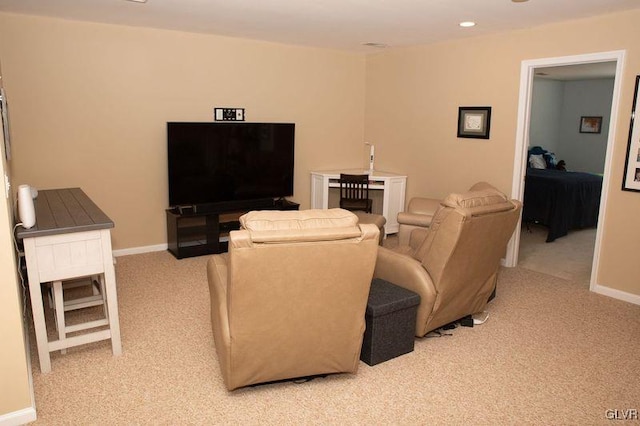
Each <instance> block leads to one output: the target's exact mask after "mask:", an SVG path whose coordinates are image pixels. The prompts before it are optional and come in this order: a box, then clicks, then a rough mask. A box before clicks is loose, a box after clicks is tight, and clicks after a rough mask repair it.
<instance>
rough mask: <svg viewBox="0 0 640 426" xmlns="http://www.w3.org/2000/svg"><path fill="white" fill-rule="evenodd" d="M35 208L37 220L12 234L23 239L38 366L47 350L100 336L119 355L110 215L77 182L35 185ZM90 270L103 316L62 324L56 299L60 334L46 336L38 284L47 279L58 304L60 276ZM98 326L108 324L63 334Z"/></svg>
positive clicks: (44, 366) (45, 368)
mask: <svg viewBox="0 0 640 426" xmlns="http://www.w3.org/2000/svg"><path fill="white" fill-rule="evenodd" d="M35 210H36V225H35V226H34V227H33V228H30V229H25V228H23V227H18V231H17V237H18V238H19V239H22V240H24V253H25V258H26V261H27V274H28V277H29V293H30V295H31V309H32V312H33V325H34V329H35V334H36V344H37V345H38V358H39V359H40V371H41V372H42V373H48V372H50V371H51V360H50V357H49V352H53V351H56V350H65V349H66V348H70V347H73V346H78V345H84V344H87V343H92V342H97V341H99V340H106V339H111V348H112V352H113V354H114V355H120V354H121V353H122V345H121V342H120V324H119V319H118V296H117V292H116V276H115V270H114V267H113V254H112V252H111V233H110V229H111V228H113V226H114V224H113V221H112V220H111V219H109V217H107V215H106V214H104V213H103V212H102V210H100V208H99V207H98V206H96V205H95V204H94V203H93V201H91V199H90V198H89V197H88V196H87V195H86V194H85V193H84V192H83V191H82V190H81V189H80V188H65V189H48V190H43V191H40V192H39V193H38V198H37V200H35ZM94 275H98V276H100V279H101V280H103V281H104V283H105V286H104V290H105V292H106V304H107V314H108V315H107V318H106V319H104V320H97V321H91V322H85V323H82V324H81V325H73V326H65V324H64V312H63V311H64V310H65V309H64V306H62V305H58V309H57V310H56V311H57V312H56V318H57V320H58V329H59V330H58V331H59V339H58V340H54V341H49V339H48V337H47V328H46V323H45V315H44V307H43V304H42V288H41V284H43V283H46V282H52V283H53V284H54V292H55V293H57V296H56V297H57V301H58V303H59V304H61V303H62V300H61V298H62V288H61V285H62V284H61V282H62V281H65V280H70V279H74V278H78V277H87V276H94ZM103 326H108V328H106V329H101V330H99V331H93V332H89V333H84V334H80V335H74V336H73V337H67V336H66V332H73V331H77V330H85V329H89V328H97V327H98V328H104V327H103ZM65 329H66V331H65Z"/></svg>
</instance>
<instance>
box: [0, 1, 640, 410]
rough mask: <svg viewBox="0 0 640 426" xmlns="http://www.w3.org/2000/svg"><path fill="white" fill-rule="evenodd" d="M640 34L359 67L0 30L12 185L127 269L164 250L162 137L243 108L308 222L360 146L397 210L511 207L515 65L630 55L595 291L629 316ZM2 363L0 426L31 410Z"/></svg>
mask: <svg viewBox="0 0 640 426" xmlns="http://www.w3.org/2000/svg"><path fill="white" fill-rule="evenodd" d="M576 7H579V6H578V5H576ZM639 19H640V9H635V10H627V11H623V12H618V13H612V14H607V15H601V16H594V17H589V18H583V19H576V20H571V21H567V22H561V23H553V24H547V25H543V26H539V27H535V28H527V29H520V30H512V31H508V32H502V33H498V34H492V35H485V36H481V37H467V38H462V39H455V40H448V41H441V42H437V43H431V44H425V45H420V46H412V47H401V48H388V49H381V50H374V51H372V53H367V54H364V53H361V52H347V51H340V50H333V49H324V48H316V47H303V46H295V45H286V44H279V43H272V42H265V41H256V40H249V39H240V38H232V37H225V36H217V35H206V34H196V33H186V32H179V31H172V30H159V29H150V28H140V27H131V26H124V25H114V24H102V23H90V22H81V21H72V20H64V19H57V18H48V17H39V16H29V15H21V14H13V13H6V12H0V61H1V66H2V68H1V76H2V86H3V88H4V90H5V92H6V95H7V98H8V100H9V103H10V110H11V118H10V119H11V150H12V152H11V154H12V159H11V161H10V162H8V163H6V164H7V166H6V168H7V172H8V174H9V175H10V177H11V184H12V188H13V189H14V190H13V192H15V189H16V188H17V187H18V185H19V184H23V183H28V184H30V185H32V186H34V187H35V188H40V189H45V188H63V187H81V188H82V189H83V190H84V191H85V192H86V193H87V194H89V195H90V196H91V198H92V199H93V200H94V201H95V202H96V203H97V204H98V205H99V206H100V207H101V208H102V209H103V210H104V211H105V212H107V214H108V215H109V217H111V219H113V221H114V222H115V228H114V229H113V231H112V240H113V247H114V250H115V252H116V254H117V255H120V256H125V255H131V254H138V253H146V252H156V251H162V250H164V249H165V248H166V223H165V214H164V210H165V209H166V208H167V207H168V200H167V168H166V166H167V159H166V122H168V121H212V116H213V108H214V107H219V106H229V107H241V108H245V111H246V119H247V121H252V122H293V123H296V156H295V176H294V195H293V197H291V199H292V200H293V201H296V202H298V203H300V205H301V209H306V208H309V205H310V181H309V174H310V172H311V171H313V170H319V169H320V170H322V169H338V168H343V167H344V168H352V167H354V166H356V167H359V166H364V165H365V160H364V155H363V153H364V150H365V146H364V141H368V142H370V143H373V144H375V149H376V167H377V168H380V169H382V170H388V171H393V172H398V173H403V174H406V175H407V176H408V180H407V193H406V198H407V200H409V199H410V198H411V197H414V196H431V197H444V196H446V195H447V194H449V193H451V192H458V191H461V190H462V189H466V188H468V187H469V186H471V184H473V183H475V182H477V181H488V182H491V183H492V184H493V185H495V186H496V187H497V188H499V189H500V190H502V191H503V192H505V193H507V194H511V190H512V181H513V173H514V172H513V168H514V166H513V163H514V157H515V144H514V138H515V135H516V131H517V123H518V117H517V113H518V102H519V97H520V94H519V84H520V70H521V63H522V61H525V60H531V59H538V58H549V57H559V56H569V55H579V54H587V53H596V52H608V51H613V50H621V49H623V50H625V52H626V53H625V57H624V67H623V70H624V72H623V74H622V76H621V79H622V80H621V91H620V101H619V105H618V106H617V107H618V109H619V115H618V120H617V123H615V124H616V125H615V126H614V127H615V133H614V137H613V140H614V146H613V150H612V159H611V165H612V170H611V176H612V179H611V182H610V183H609V188H610V190H609V196H608V199H607V205H606V206H605V208H606V213H607V214H606V219H605V220H604V223H601V224H599V227H601V229H602V231H601V232H602V241H601V247H602V249H601V253H600V267H599V274H598V276H597V278H596V279H597V281H598V283H599V284H600V285H602V286H604V287H607V288H611V289H613V290H615V291H616V292H620V293H621V294H624V295H625V297H627V298H628V299H629V300H638V298H640V280H638V279H637V277H638V275H639V274H640V269H639V266H638V262H637V256H636V253H638V251H640V227H639V226H637V225H636V223H637V212H638V211H640V198H639V197H638V195H637V194H635V193H632V192H624V191H620V189H619V188H620V182H621V179H622V176H623V169H624V164H625V155H626V147H627V141H628V132H629V117H630V116H629V113H630V111H631V108H632V102H633V90H634V83H635V76H636V74H638V73H639V72H638V70H640V48H639V47H637V46H635V43H634V41H635V40H637V39H638V36H639V35H640V30H639V29H638V26H637V22H638V20H639ZM463 105H490V106H492V109H493V113H492V123H491V137H490V139H488V140H474V139H459V138H456V133H455V129H456V122H457V121H456V120H457V110H458V107H459V106H463ZM11 206H12V204H11V203H8V206H7V209H6V210H7V211H9V209H10V208H11ZM7 215H8V217H7V221H8V223H11V224H12V223H13V219H12V218H10V215H9V214H8V213H7ZM3 223H4V222H3ZM1 228H2V232H3V234H2V241H3V244H4V246H3V250H4V251H3V258H2V259H3V260H2V263H1V264H2V266H3V268H2V269H3V275H2V279H3V281H6V282H9V283H14V284H12V285H11V288H10V289H3V293H2V296H3V297H2V298H0V300H1V302H0V311H3V312H14V311H15V306H17V305H18V304H17V303H16V302H17V299H18V297H19V295H18V292H17V290H16V287H17V286H19V283H16V278H14V277H13V275H14V274H13V273H12V272H11V271H13V266H12V265H13V264H14V262H15V261H14V260H13V258H12V257H13V248H12V245H13V243H12V240H11V229H10V228H11V226H4V225H3V226H2V227H1ZM5 228H6V229H5ZM185 262H191V261H190V260H187V261H185ZM5 266H11V267H6V268H5ZM5 271H8V272H5ZM4 274H7V275H4ZM3 286H5V285H4V284H3ZM5 287H6V286H5ZM5 295H7V297H5ZM5 306H6V307H5ZM2 322H3V324H5V327H8V326H7V325H6V324H14V327H12V328H11V330H9V329H7V331H6V333H7V334H6V335H8V336H14V335H15V328H16V327H18V328H20V327H21V326H20V325H18V326H15V324H16V321H15V319H12V320H11V322H9V321H6V322H5V321H4V319H3V321H2ZM19 331H21V330H19ZM4 336H5V329H3V333H2V338H3V340H4V339H5V337H4ZM438 344H440V343H438ZM10 346H11V347H12V348H13V347H14V346H15V345H10ZM124 351H125V353H126V351H127V349H126V347H125V348H124ZM2 359H3V361H2V362H1V363H0V365H2V367H1V368H2V370H3V373H2V377H3V383H4V382H5V381H4V377H8V378H9V380H10V381H8V382H6V383H16V385H15V388H16V389H22V392H20V391H18V392H15V393H16V394H18V396H17V398H18V402H17V403H15V404H13V405H8V406H7V407H6V409H5V408H4V405H0V413H5V412H13V411H16V410H19V409H21V408H23V407H25V406H30V404H31V402H30V395H29V394H28V390H26V389H28V386H27V384H25V377H24V374H21V373H19V376H18V377H17V378H16V377H15V375H9V373H5V372H4V371H5V370H12V371H18V372H20V371H22V372H24V370H25V369H26V366H25V363H24V348H22V349H21V350H18V351H17V352H16V353H11V354H8V355H7V361H6V362H5V361H4V358H2ZM5 365H6V366H7V367H5ZM54 371H55V370H54ZM5 375H6V376H5ZM52 380H53V379H52ZM217 384H218V383H214V384H213V385H212V386H216V385H217ZM636 386H637V385H636ZM10 387H11V388H14V386H10ZM25 390H26V396H25ZM480 391H481V390H480ZM4 393H5V389H4V385H3V399H4ZM264 393H265V394H266V393H268V392H266V391H265V392H264ZM24 401H28V402H27V403H26V404H25V403H24ZM21 404H22V405H21ZM16 407H18V408H16ZM612 408H634V407H612ZM635 408H638V407H635Z"/></svg>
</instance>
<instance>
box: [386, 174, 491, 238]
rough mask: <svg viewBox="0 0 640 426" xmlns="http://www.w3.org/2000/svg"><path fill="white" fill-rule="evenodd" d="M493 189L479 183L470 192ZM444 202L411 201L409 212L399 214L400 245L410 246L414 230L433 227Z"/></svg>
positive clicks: (425, 199)
mask: <svg viewBox="0 0 640 426" xmlns="http://www.w3.org/2000/svg"><path fill="white" fill-rule="evenodd" d="M488 188H493V186H491V185H490V184H488V183H487V182H478V183H476V184H475V185H473V186H472V187H471V188H469V191H479V190H482V189H488ZM441 202H442V200H440V199H435V198H425V197H414V198H412V199H411V200H410V201H409V204H408V205H407V210H406V211H404V212H400V213H398V224H399V225H400V226H399V228H398V244H399V245H401V246H407V245H409V238H410V237H411V232H413V230H414V229H425V228H428V227H429V226H430V225H431V220H432V219H433V215H434V214H435V213H436V210H438V208H439V207H440V203H441Z"/></svg>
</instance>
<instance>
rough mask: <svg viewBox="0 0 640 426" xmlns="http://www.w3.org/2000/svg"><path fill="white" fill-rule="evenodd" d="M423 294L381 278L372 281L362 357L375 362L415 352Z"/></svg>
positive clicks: (368, 361)
mask: <svg viewBox="0 0 640 426" xmlns="http://www.w3.org/2000/svg"><path fill="white" fill-rule="evenodd" d="M419 304H420V296H419V295H417V294H416V293H414V292H412V291H409V290H407V289H404V288H402V287H398V286H397V285H395V284H392V283H390V282H388V281H385V280H381V279H379V278H375V279H373V281H371V290H369V300H368V302H367V311H366V314H365V322H366V325H367V329H366V330H365V333H364V339H363V341H362V351H361V352H360V360H362V361H364V362H366V363H367V364H369V365H376V364H379V363H381V362H384V361H387V360H390V359H391V358H395V357H397V356H400V355H404V354H406V353H409V352H412V351H413V342H414V336H415V330H416V313H417V311H418V305H419Z"/></svg>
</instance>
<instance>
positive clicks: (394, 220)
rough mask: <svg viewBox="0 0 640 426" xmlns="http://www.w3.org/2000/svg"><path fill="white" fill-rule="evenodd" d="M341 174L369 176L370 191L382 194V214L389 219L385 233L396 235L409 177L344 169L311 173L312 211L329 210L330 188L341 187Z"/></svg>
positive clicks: (378, 171) (377, 171) (376, 171)
mask: <svg viewBox="0 0 640 426" xmlns="http://www.w3.org/2000/svg"><path fill="white" fill-rule="evenodd" d="M340 173H345V174H353V175H358V174H368V175H369V190H373V191H374V192H375V191H381V192H382V206H381V210H382V211H381V212H376V211H375V204H374V213H379V214H382V215H383V216H384V217H385V219H387V224H386V225H385V232H386V233H387V234H395V233H396V232H398V228H399V225H398V213H400V212H402V211H404V200H405V191H406V188H407V176H405V175H400V174H397V173H390V172H383V171H380V170H374V171H373V173H369V170H363V169H344V170H322V171H315V172H311V208H312V209H328V208H329V204H330V203H329V188H339V187H340V182H339V179H340Z"/></svg>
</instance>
